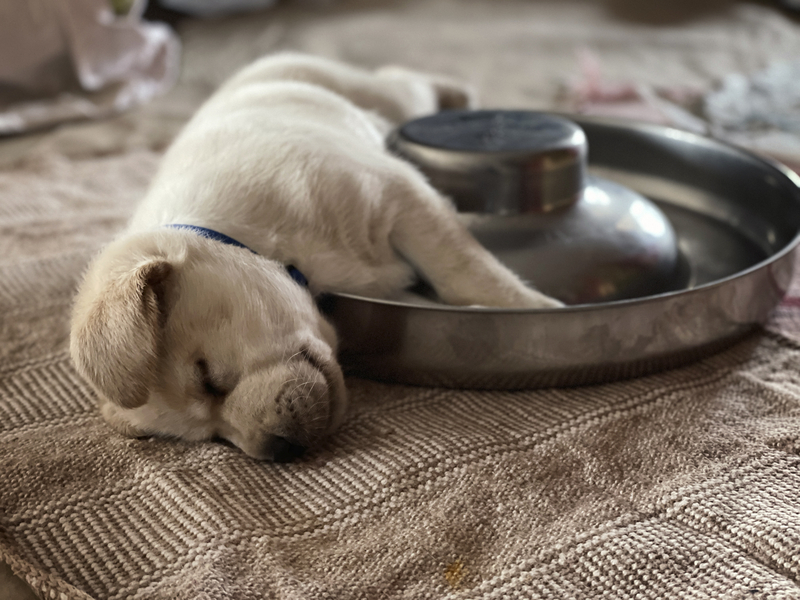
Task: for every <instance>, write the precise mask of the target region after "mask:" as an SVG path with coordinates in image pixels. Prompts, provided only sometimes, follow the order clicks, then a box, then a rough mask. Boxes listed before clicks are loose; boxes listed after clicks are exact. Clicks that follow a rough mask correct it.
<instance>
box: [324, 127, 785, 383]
mask: <svg viewBox="0 0 800 600" xmlns="http://www.w3.org/2000/svg"><path fill="white" fill-rule="evenodd" d="M573 120H574V121H575V122H576V123H577V124H578V125H580V126H581V128H582V129H583V130H584V132H585V134H586V137H587V139H588V144H589V152H590V154H589V171H590V173H592V174H593V175H596V176H600V177H602V178H604V179H607V180H610V181H613V182H616V183H619V184H621V185H624V186H626V187H628V188H630V189H632V190H634V191H636V192H638V193H639V194H642V195H643V196H645V197H647V198H648V199H650V200H651V201H652V202H654V203H655V204H656V205H657V206H658V207H659V208H660V209H661V211H663V213H664V214H666V215H667V217H668V219H669V221H670V223H671V224H672V227H673V228H674V231H675V235H676V236H677V244H678V248H679V251H680V255H681V263H682V265H683V266H682V268H683V270H684V277H683V284H682V287H681V289H678V290H675V291H670V292H666V293H661V294H656V295H650V296H645V297H640V298H634V299H627V300H620V301H612V302H603V303H599V304H586V305H579V306H570V307H567V308H561V309H552V310H497V309H484V308H461V307H450V306H416V305H413V304H409V303H403V302H391V301H382V300H374V299H369V298H363V297H358V296H352V295H346V294H337V295H331V296H330V297H328V298H327V299H325V301H324V302H323V303H322V308H323V310H324V311H325V312H326V313H327V314H328V315H329V317H330V318H331V319H332V321H333V323H334V324H335V326H336V328H337V330H338V332H339V334H340V337H341V340H342V343H341V352H340V360H341V362H342V365H343V366H344V368H345V370H346V372H348V373H349V374H351V375H355V376H360V377H365V378H371V379H378V380H383V381H390V382H397V383H408V384H417V385H430V386H446V387H457V388H483V389H518V388H534V387H548V386H571V385H580V384H588V383H596V382H602V381H610V380H615V379H621V378H626V377H634V376H639V375H643V374H646V373H649V372H653V371H657V370H661V369H665V368H671V367H674V366H677V365H679V364H682V363H685V362H687V361H690V360H694V359H696V358H699V357H702V356H704V355H706V354H708V353H710V352H714V351H717V350H719V349H721V348H723V347H725V346H727V345H729V344H730V343H731V342H732V341H734V340H735V339H737V338H740V337H741V336H743V335H745V334H746V333H748V332H750V331H752V330H753V329H754V328H756V327H758V326H759V324H761V323H763V322H764V321H765V320H766V318H767V317H768V316H769V313H770V311H771V310H772V309H773V308H774V307H775V306H776V305H777V303H778V302H779V301H780V300H781V298H782V297H783V296H784V295H785V293H786V290H787V288H788V285H789V282H790V280H791V277H792V272H793V267H794V259H795V252H794V250H795V248H796V247H797V245H798V243H799V242H800V178H799V177H798V176H797V175H796V174H795V173H793V172H792V171H790V170H788V169H787V168H785V167H783V166H781V165H778V164H777V163H774V162H772V161H769V160H766V159H763V158H760V157H757V156H755V155H753V154H751V153H749V152H746V151H744V150H740V149H737V148H734V147H732V146H729V145H726V144H723V143H720V142H716V141H713V140H710V139H707V138H704V137H701V136H697V135H694V134H689V133H686V132H683V131H679V130H676V129H670V128H665V127H660V126H655V125H642V124H631V123H626V122H621V121H617V120H611V119H604V118H587V117H577V118H574V119H573Z"/></svg>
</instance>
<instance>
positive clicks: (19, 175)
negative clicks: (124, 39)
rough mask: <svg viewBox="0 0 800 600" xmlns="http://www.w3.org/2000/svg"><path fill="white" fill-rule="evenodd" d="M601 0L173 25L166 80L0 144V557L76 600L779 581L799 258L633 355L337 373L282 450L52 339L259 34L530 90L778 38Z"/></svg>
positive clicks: (492, 100) (756, 61) (789, 533)
mask: <svg viewBox="0 0 800 600" xmlns="http://www.w3.org/2000/svg"><path fill="white" fill-rule="evenodd" d="M717 4H718V3H717ZM609 6H610V5H604V4H602V3H593V2H582V1H579V0H575V1H574V2H568V3H565V2H559V1H558V0H552V1H545V0H542V1H540V2H522V1H516V0H493V1H492V2H478V1H476V0H462V1H460V2H455V1H453V0H408V1H404V2H393V3H385V2H378V1H372V2H365V1H358V0H352V1H350V2H343V3H339V4H333V5H328V6H325V7H317V8H315V9H314V10H313V11H310V10H309V8H308V6H307V5H303V4H299V5H298V4H292V3H289V4H286V5H283V6H281V7H279V8H277V9H275V10H271V11H267V12H264V13H258V14H255V15H247V16H243V17H239V18H230V19H224V20H217V21H212V22H195V23H186V24H184V25H183V26H182V27H181V31H180V34H181V37H182V40H183V43H184V49H185V54H184V66H183V73H182V76H181V80H180V83H179V84H178V86H177V87H176V88H175V89H174V90H173V92H171V93H170V94H168V95H167V96H165V97H163V98H161V99H160V100H158V101H156V102H154V103H152V104H150V105H148V106H146V107H143V108H142V109H139V110H137V111H135V112H131V113H128V114H125V115H123V116H120V117H118V118H115V119H112V120H108V121H104V122H97V123H84V124H74V125H71V126H69V127H64V128H61V129H59V130H55V131H51V132H47V133H43V134H37V135H32V136H27V137H21V138H13V139H7V140H5V141H2V142H0V561H2V562H4V563H6V564H7V565H9V566H10V569H11V571H13V573H14V574H15V575H16V576H17V577H18V578H20V579H21V580H22V581H24V582H25V583H26V584H27V585H28V586H30V588H32V589H33V590H35V591H36V592H37V593H38V594H39V595H40V596H41V597H43V598H59V599H62V598H63V599H76V600H77V599H83V600H85V599H90V598H92V599H101V598H103V599H105V598H113V599H142V600H144V599H147V600H152V599H170V600H181V599H186V600H189V599H192V600H196V599H209V600H219V599H224V598H235V599H261V598H296V599H316V598H320V599H321V598H331V599H333V598H335V599H349V598H352V599H356V598H364V599H372V598H415V599H416V598H460V599H461V598H475V599H478V598H481V599H490V598H498V599H499V598H523V597H524V598H587V599H588V598H599V597H607V598H615V599H616V598H658V599H662V598H685V597H692V598H714V599H719V598H745V597H747V598H751V597H752V598H800V274H798V277H797V278H796V281H795V285H793V287H792V290H790V292H789V295H788V296H787V298H786V299H785V300H784V302H783V303H782V304H781V305H780V306H779V307H778V308H777V309H776V310H775V312H774V314H773V316H772V317H771V320H770V321H769V323H768V324H767V325H766V327H765V328H764V329H763V330H761V331H760V332H758V333H756V334H754V335H752V336H750V337H748V338H746V339H744V340H741V341H739V342H738V343H736V344H734V345H732V346H731V347H729V348H728V349H726V350H724V351H722V352H720V353H718V354H715V355H713V356H709V357H707V358H705V359H703V360H700V361H698V362H695V363H693V364H690V365H688V366H685V367H682V368H679V369H675V370H672V371H666V372H662V373H657V374H654V375H650V376H647V377H643V378H640V379H635V380H629V381H622V382H616V383H609V384H604V385H598V386H587V387H578V388H571V389H566V388H565V389H541V390H526V391H503V392H492V391H458V390H446V389H434V388H417V387H405V386H398V385H388V384H382V383H376V382H371V381H367V380H349V381H348V387H349V389H350V393H351V396H352V399H353V410H352V413H351V415H350V416H349V418H348V419H347V421H346V422H345V424H344V426H343V427H342V428H341V430H339V431H338V432H337V433H336V434H335V435H334V436H332V437H331V438H330V439H329V440H328V441H327V442H326V443H325V444H324V445H323V446H322V447H320V448H318V449H315V450H313V451H311V452H310V453H309V454H308V455H306V456H305V457H303V459H301V460H298V461H296V462H293V463H290V464H272V463H264V462H259V461H255V460H253V459H250V458H248V457H247V456H245V455H244V454H243V453H241V452H239V451H238V450H236V449H234V448H230V447H227V446H223V445H218V444H213V443H186V442H180V441H174V440H164V439H126V438H123V437H120V436H119V435H117V434H116V433H114V432H113V431H112V430H110V429H109V428H108V427H107V426H106V425H105V423H104V422H103V421H102V419H101V418H100V417H99V415H98V413H97V409H96V399H95V397H94V395H93V392H92V391H91V389H90V388H89V386H88V385H87V384H86V382H84V381H83V380H81V378H80V377H79V376H78V375H77V374H76V372H75V370H74V368H73V366H72V364H71V362H70V359H69V356H68V353H67V346H68V333H69V313H70V303H71V299H72V296H73V294H74V290H75V288H76V285H77V283H78V281H79V279H80V276H81V273H82V270H83V269H84V268H85V266H86V264H87V262H88V261H89V259H90V258H91V256H92V255H93V254H94V253H95V252H97V250H98V249H99V248H100V247H101V246H102V245H103V244H104V243H106V242H107V241H108V240H109V239H111V237H112V236H113V235H114V234H115V232H116V231H118V230H119V229H120V228H121V227H122V226H123V225H124V223H125V220H126V218H127V217H128V216H129V215H130V213H131V210H132V206H133V204H134V203H135V202H136V201H137V199H138V198H140V197H141V196H142V194H143V192H144V189H145V187H146V186H147V183H148V181H149V178H150V177H151V176H152V174H153V172H154V169H155V167H156V165H157V164H158V160H159V156H160V154H161V152H162V150H163V148H164V146H165V144H167V143H168V141H169V140H170V139H171V137H172V136H173V135H174V134H175V132H176V131H177V129H178V128H179V127H180V126H181V124H182V123H184V122H185V120H186V119H187V118H188V116H189V115H190V114H191V112H192V111H193V110H194V109H195V108H196V107H197V105H198V104H199V102H200V101H201V100H202V99H203V98H204V97H205V96H207V94H208V93H210V91H211V90H212V89H213V88H214V87H215V86H216V85H217V84H218V83H219V82H220V81H221V80H222V79H224V77H226V76H227V75H228V74H230V72H231V70H232V69H233V68H234V67H236V66H239V65H241V64H244V63H246V62H248V61H249V60H250V59H252V58H255V57H256V56H258V55H260V54H263V53H264V52H268V51H274V50H278V49H283V48H294V49H298V50H305V51H311V52H317V53H320V54H325V55H327V56H332V57H335V58H340V59H345V60H350V61H352V62H354V63H358V64H361V65H364V66H368V67H371V66H377V65H378V64H383V63H389V62H403V63H404V64H407V65H409V66H412V67H416V68H428V69H430V70H438V71H444V72H448V73H450V74H452V75H456V76H462V77H465V78H467V79H470V80H472V81H473V82H474V83H475V85H476V87H477V88H478V89H479V90H480V91H481V92H483V96H484V98H485V99H486V103H487V104H488V105H490V106H514V107H516V106H527V107H536V108H557V107H558V106H559V104H558V102H559V95H558V92H559V89H560V88H561V86H562V85H563V84H564V81H565V79H566V78H567V77H568V76H569V73H570V71H571V70H573V71H574V70H575V69H576V66H575V60H574V52H575V49H576V48H577V47H579V46H582V45H590V46H592V47H593V51H595V52H598V53H599V54H601V55H602V56H603V61H604V65H605V68H606V69H609V70H610V71H609V72H610V74H611V75H612V76H613V75H614V74H615V73H616V74H617V75H619V76H620V77H623V76H624V77H625V78H627V79H632V78H639V79H642V80H644V79H647V78H650V80H651V81H654V80H660V81H661V82H662V83H670V82H677V83H692V84H697V85H710V84H711V82H712V81H713V80H714V77H716V76H722V75H723V74H724V73H725V72H727V71H730V70H733V69H734V68H735V69H737V70H738V69H743V68H744V67H745V66H747V65H743V64H742V63H743V62H744V63H748V65H749V66H750V67H751V68H752V69H757V68H761V67H763V66H764V65H765V64H766V63H767V62H768V61H769V60H771V59H773V58H775V57H776V56H777V55H780V54H782V53H790V52H793V53H794V55H795V56H796V55H800V36H799V35H798V32H799V31H800V28H799V27H798V26H797V25H796V24H794V23H792V22H791V21H790V20H788V19H787V18H786V17H784V16H782V15H781V14H780V13H778V12H777V11H776V10H773V9H771V8H769V7H766V6H758V5H741V6H739V5H736V6H731V7H728V8H726V9H719V11H718V12H715V13H713V14H710V15H706V16H700V17H695V18H694V19H693V20H691V21H690V22H686V23H680V24H659V25H654V24H640V23H637V22H631V21H625V20H623V19H621V18H620V17H619V16H616V15H615V14H614V13H613V12H612V11H611V9H610V8H609ZM0 597H3V592H2V590H0Z"/></svg>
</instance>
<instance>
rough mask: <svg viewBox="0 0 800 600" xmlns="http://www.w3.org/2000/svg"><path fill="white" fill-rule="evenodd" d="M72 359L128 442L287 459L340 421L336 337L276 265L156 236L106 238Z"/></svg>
mask: <svg viewBox="0 0 800 600" xmlns="http://www.w3.org/2000/svg"><path fill="white" fill-rule="evenodd" d="M70 351H71V353H72V357H73V360H74V362H75V364H76V366H77V368H78V370H79V372H80V373H81V374H82V375H83V376H84V377H85V378H86V379H87V380H88V381H89V382H91V384H92V385H93V387H94V388H95V389H96V391H97V392H98V395H99V396H100V400H101V411H102V414H103V416H104V417H105V419H106V420H107V421H108V422H109V423H110V424H111V425H112V426H113V427H114V428H116V429H117V430H118V431H121V432H122V433H124V434H126V435H131V436H145V435H166V436H174V437H179V438H182V439H187V440H205V439H213V438H223V439H225V440H228V441H229V442H231V443H233V444H235V445H236V446H238V447H239V448H241V449H242V450H243V451H244V452H245V453H247V454H248V455H250V456H253V457H255V458H259V459H273V460H279V461H282V460H288V459H291V458H293V457H294V456H296V455H298V454H300V453H301V452H302V450H303V449H304V448H306V447H308V446H312V445H314V444H315V443H316V442H318V441H319V440H320V439H322V438H323V437H324V436H325V435H326V434H327V433H329V432H330V431H331V430H332V429H334V428H335V427H336V426H337V425H338V424H339V423H340V421H341V420H342V418H343V416H344V412H345V410H346V405H347V398H346V392H345V387H344V380H343V377H342V372H341V370H340V368H339V366H338V364H337V363H336V355H335V352H336V335H335V333H334V331H333V328H332V327H331V326H330V324H329V323H328V322H327V321H325V319H324V318H323V317H322V316H321V315H320V313H319V311H318V310H317V308H316V306H315V304H314V302H313V299H312V297H311V295H310V294H309V293H308V291H307V290H305V289H304V288H302V287H300V286H299V285H298V284H297V283H295V282H294V281H293V280H292V279H291V278H290V276H289V275H288V274H287V273H286V271H285V269H284V268H283V267H282V266H281V265H279V264H277V263H275V262H273V261H270V260H267V259H265V258H263V257H259V256H255V255H253V254H251V253H250V252H248V251H247V250H244V249H241V248H235V247H231V246H226V245H224V244H221V243H219V242H215V241H211V240H207V239H204V238H201V237H199V236H196V235H194V234H193V233H190V232H185V231H178V230H164V231H159V232H151V233H145V234H139V235H135V236H132V237H128V238H124V239H122V240H118V241H116V242H114V243H112V244H111V245H110V246H109V247H108V248H106V250H104V252H103V253H102V254H101V255H100V256H99V257H98V258H97V259H96V260H95V261H94V263H93V264H92V265H91V266H90V268H89V271H88V272H87V274H86V278H85V280H84V282H83V284H82V286H81V288H80V290H79V292H78V295H77V297H76V300H75V307H74V313H73V319H72V331H71V339H70Z"/></svg>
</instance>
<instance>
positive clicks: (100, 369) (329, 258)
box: [71, 54, 558, 458]
mask: <svg viewBox="0 0 800 600" xmlns="http://www.w3.org/2000/svg"><path fill="white" fill-rule="evenodd" d="M471 104H472V99H471V95H470V93H469V91H468V90H467V89H466V88H465V87H463V86H461V85H459V84H457V83H455V82H453V81H451V80H448V79H446V78H442V77H435V76H430V75H424V74H420V73H415V72H412V71H408V70H405V69H401V68H398V67H389V68H385V69H380V70H378V71H376V72H374V73H370V72H366V71H361V70H358V69H355V68H352V67H348V66H345V65H342V64H339V63H335V62H332V61H328V60H324V59H320V58H313V57H308V56H302V55H297V54H282V55H277V56H272V57H267V58H263V59H261V60H259V61H257V62H256V63H254V64H253V65H251V66H249V67H247V68H245V69H244V70H243V71H241V72H240V73H239V74H237V75H235V76H234V77H233V78H232V79H231V80H230V81H229V82H228V83H226V84H225V85H224V86H223V87H222V88H221V89H220V90H219V91H218V92H217V93H216V94H215V95H214V96H213V97H212V98H211V99H210V100H208V102H206V104H205V105H204V106H203V107H202V108H201V109H200V110H199V111H198V113H197V114H196V115H195V117H194V118H193V119H192V120H191V121H190V122H189V124H188V125H187V126H186V128H185V129H184V131H183V132H182V133H181V134H180V136H178V138H177V139H176V140H175V142H174V143H173V145H172V146H171V147H170V149H169V150H168V151H167V153H166V155H165V156H164V159H163V162H162V164H161V167H160V169H159V171H158V173H157V174H156V177H155V179H154V180H153V182H152V185H151V187H150V189H149V191H148V193H147V195H146V196H145V198H144V200H143V201H142V202H141V204H140V205H139V207H138V208H137V210H136V213H135V215H134V217H133V219H132V221H131V223H130V226H129V227H128V229H127V230H126V231H125V232H124V233H123V234H122V235H121V236H120V237H119V238H118V239H117V240H116V241H115V242H113V243H112V244H110V245H109V246H108V247H107V248H106V249H105V250H104V252H103V253H102V254H101V255H100V257H99V258H98V259H97V260H96V261H95V262H94V263H93V265H92V266H91V267H90V270H89V272H88V273H87V277H86V280H85V282H84V284H83V285H82V287H81V290H80V291H79V294H78V297H77V299H76V304H75V312H74V318H73V330H72V343H71V348H72V354H73V357H74V359H75V363H76V365H77V366H78V368H79V370H80V371H81V372H82V373H83V374H84V376H86V377H87V379H88V380H89V381H91V382H92V383H93V384H94V386H95V387H96V388H97V390H98V393H99V395H100V397H101V402H102V412H103V414H104V416H105V417H106V418H107V419H108V421H109V422H110V423H111V424H112V425H114V426H115V427H116V428H117V429H119V430H121V431H124V432H125V433H128V434H132V435H144V434H166V435H173V436H176V437H181V438H185V439H194V440H200V439H208V438H211V437H215V436H217V437H224V438H226V439H229V440H230V441H231V442H233V443H234V444H236V445H237V446H239V447H240V448H242V449H243V450H244V451H245V452H246V453H247V454H249V455H251V456H254V457H257V458H273V457H274V455H275V450H274V447H275V444H276V439H278V438H281V439H282V440H288V442H290V443H291V444H293V445H295V446H308V445H313V444H314V443H316V442H317V441H318V440H319V439H321V438H322V437H323V436H324V435H326V434H327V433H328V432H330V431H331V430H332V429H333V428H335V427H336V426H337V425H338V424H339V422H340V421H341V420H342V418H343V415H344V413H345V409H346V404H347V400H346V393H345V390H344V384H343V380H342V375H341V371H340V369H339V367H338V365H337V364H336V360H335V351H336V337H335V334H334V332H333V330H332V328H331V327H330V325H329V324H328V323H327V322H326V321H325V320H324V318H323V317H322V316H321V315H320V313H319V312H318V310H317V309H316V307H315V305H314V303H313V299H312V296H311V294H309V293H308V292H307V291H306V290H304V289H302V288H300V287H299V286H298V285H297V284H296V283H294V282H293V281H292V280H291V279H290V278H289V276H288V275H287V273H286V271H285V269H284V268H283V265H288V264H292V265H295V266H296V267H297V268H299V269H300V271H301V272H303V273H304V274H305V275H306V277H307V278H308V280H309V282H310V290H311V292H312V293H313V294H317V293H321V292H349V293H354V294H362V295H368V296H373V297H393V296H397V295H398V294H400V293H401V292H402V291H403V290H404V289H405V288H406V287H407V286H408V285H409V284H410V283H411V282H413V280H414V279H415V277H416V273H419V274H421V275H422V276H423V277H424V278H425V279H426V280H428V281H429V282H430V283H431V285H432V286H433V288H434V289H435V290H436V292H437V294H438V295H439V297H440V298H441V299H442V300H443V301H445V302H448V303H451V304H459V305H475V304H478V305H486V306H498V307H519V308H540V307H551V306H557V305H558V303H557V302H556V301H554V300H552V299H550V298H548V297H546V296H543V295H542V294H540V293H539V292H537V291H535V290H533V289H530V288H528V287H526V286H525V285H524V284H523V283H522V282H521V281H520V280H519V279H518V278H517V277H516V276H515V275H514V274H513V273H511V272H510V271H509V270H508V269H506V268H505V267H503V266H502V265H501V264H500V263H499V262H498V261H497V260H496V259H494V258H493V257H492V256H491V255H490V254H489V253H488V252H486V251H485V250H484V249H483V248H482V247H481V246H480V245H479V244H478V243H477V242H476V241H475V240H474V239H473V238H472V237H471V236H470V235H469V233H468V232H467V231H466V230H465V229H464V227H463V226H462V225H460V224H459V222H458V220H457V218H456V216H455V213H454V211H453V209H452V208H451V206H450V205H449V203H448V202H447V201H446V200H445V199H444V198H442V197H441V196H440V195H439V194H438V193H437V192H436V191H434V190H433V189H432V188H431V187H430V186H429V185H428V184H427V182H426V181H425V179H424V178H423V177H422V176H421V174H420V173H419V172H417V171H416V170H415V169H414V168H412V167H411V166H410V165H408V164H406V163H405V162H403V161H401V160H399V159H397V158H395V157H393V156H391V155H390V154H389V153H388V152H387V151H386V150H385V149H384V138H385V135H386V134H387V133H388V131H389V130H390V129H391V128H392V127H393V126H394V125H395V124H397V123H399V122H401V121H403V120H406V119H410V118H413V117H417V116H421V115H424V114H428V113H432V112H435V111H436V110H438V109H440V108H442V107H464V106H470V105H471ZM176 223H180V224H191V225H197V226H201V227H207V228H210V229H214V230H217V231H220V232H222V233H224V234H226V235H228V236H231V237H233V238H235V239H237V240H239V241H240V242H242V243H243V244H245V245H247V246H248V247H250V248H252V249H253V250H255V251H256V252H257V253H258V256H255V255H252V254H251V253H249V252H247V251H246V250H243V249H240V248H235V247H232V246H226V245H224V244H221V243H219V242H216V241H211V240H207V239H204V238H201V237H200V236H198V235H196V234H194V233H191V232H188V231H184V230H178V229H168V228H165V227H164V226H165V225H168V224H176ZM202 361H205V363H206V364H207V365H208V369H207V370H208V371H210V377H211V379H212V380H213V381H217V382H219V383H220V385H221V386H222V387H223V388H224V391H225V392H226V393H225V395H224V398H223V397H222V396H221V395H218V396H219V397H214V394H209V393H208V390H207V389H206V387H207V386H204V384H203V378H204V377H205V378H206V379H208V376H209V373H204V372H205V371H206V369H205V368H204V367H203V362H202ZM277 443H278V445H280V443H281V441H280V440H278V442H277ZM278 458H281V457H280V456H279V457H278ZM284 458H285V456H284Z"/></svg>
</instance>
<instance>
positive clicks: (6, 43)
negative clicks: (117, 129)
mask: <svg viewBox="0 0 800 600" xmlns="http://www.w3.org/2000/svg"><path fill="white" fill-rule="evenodd" d="M144 5H145V1H144V0H139V1H137V2H135V3H134V6H133V8H132V9H131V10H130V12H129V13H128V14H127V15H125V16H117V15H115V14H114V13H113V11H112V10H111V7H110V4H109V2H108V0H3V1H2V2H0V135H2V134H11V133H18V132H23V131H27V130H31V129H38V128H42V127H47V126H50V125H53V124H56V123H59V122H62V121H66V120H73V119H80V118H93V117H101V116H106V115H109V114H114V113H117V112H120V111H123V110H126V109H128V108H131V107H132V106H135V105H137V104H140V103H142V102H145V101H147V100H149V99H150V98H152V97H153V96H154V95H156V94H159V93H161V92H164V91H166V90H167V89H168V88H169V87H170V86H171V85H172V84H173V83H174V81H175V79H176V78H177V73H178V66H179V55H180V45H179V42H178V39H177V36H176V35H175V34H174V33H173V32H172V30H170V29H169V28H168V27H167V26H166V25H163V24H160V23H147V22H143V21H142V20H141V14H142V11H143V10H144Z"/></svg>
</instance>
